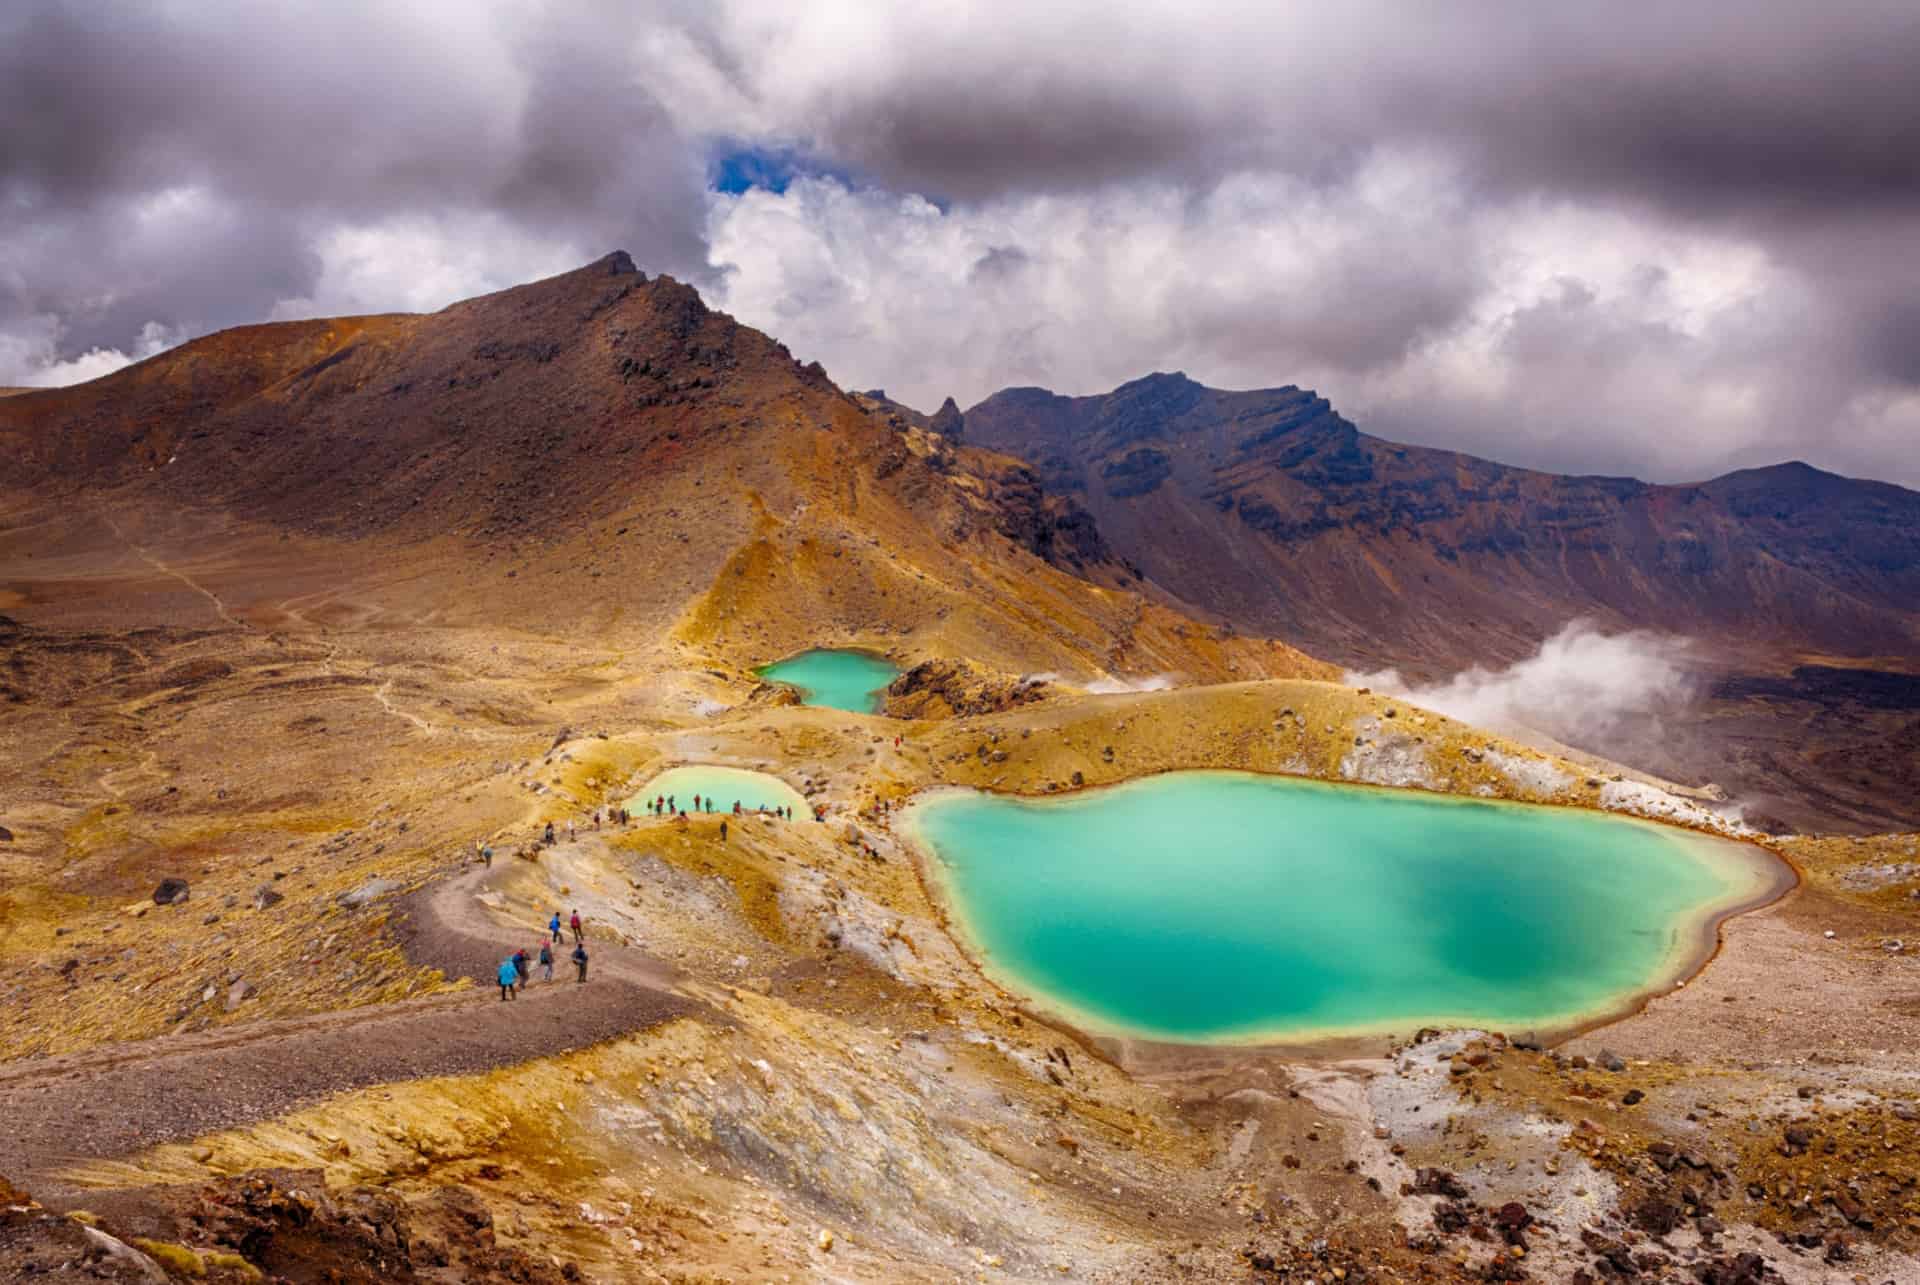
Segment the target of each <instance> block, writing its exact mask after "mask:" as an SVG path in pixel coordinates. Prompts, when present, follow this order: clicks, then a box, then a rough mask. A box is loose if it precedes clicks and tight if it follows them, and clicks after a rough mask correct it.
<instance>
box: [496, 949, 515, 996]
mask: <svg viewBox="0 0 1920 1285" xmlns="http://www.w3.org/2000/svg"><path fill="white" fill-rule="evenodd" d="M498 980H499V982H500V998H501V999H502V1000H503V1001H504V1000H510V999H512V998H514V988H515V987H516V986H518V985H519V984H520V970H519V969H518V968H515V967H514V965H513V956H511V955H509V956H507V958H505V959H503V960H501V961H500V973H499V978H498Z"/></svg>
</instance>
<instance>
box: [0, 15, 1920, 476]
mask: <svg viewBox="0 0 1920 1285" xmlns="http://www.w3.org/2000/svg"><path fill="white" fill-rule="evenodd" d="M1917 66H1920V5H1916V4H1914V3H1913V2H1912V0H1893V2H1889V3H1876V2H1873V0H1823V3H1821V4H1818V5H1814V4H1808V3H1805V2H1804V0H1794V2H1793V3H1782V2H1780V0H1703V2H1688V0H1673V2H1672V3H1666V4H1660V5H1639V6H1620V5H1602V4H1596V3H1590V2H1582V3H1571V2H1565V0H1536V2H1535V3H1531V4H1526V5H1515V4H1511V3H1507V2H1506V0H1454V2H1453V3H1449V4H1446V5H1432V4H1417V3H1406V4H1400V5H1388V4H1376V3H1372V0H1345V2H1344V3H1342V4H1340V5H1331V6H1330V5H1325V4H1299V5H1292V4H1281V3H1274V2H1272V0H1267V2H1264V3H1254V4H1244V5H1240V4H1232V5H1228V4H1222V5H1213V6H1206V5H1199V4H1195V3H1192V2H1191V0H1183V2H1178V3H1171V2H1170V3H1161V2H1160V0H1103V2H1102V3H1098V4H1091V3H1086V4H1083V3H1079V2H1078V0H1049V3H1047V4H1045V5H1033V4H1027V3H1004V4H975V3H967V2H966V0H946V2H944V3H923V4H914V3H902V4H894V5H876V4H874V3H872V2H871V0H846V2H844V3H842V2H840V0H812V2H810V3H808V4H805V5H799V4H792V3H786V2H780V3H759V2H753V0H717V2H716V0H658V2H657V3H646V2H644V0H635V2H632V3H613V2H608V3H601V4H594V3H579V4H559V5H539V4H530V3H525V2H524V0H514V2H501V3H493V2H491V0H458V2H457V3H424V2H422V0H410V3H408V4H405V5H394V4H389V3H374V2H369V0H334V2H333V3H330V4H327V5H324V6H321V5H310V6H297V7H296V6H291V5H289V6H281V5H274V4H265V3H232V4H225V3H217V2H214V0H201V2H198V3H189V2H187V0H177V2H173V3H161V2H158V0H155V2H153V3H149V4H146V5H144V6H135V5H114V6H108V5H101V4H95V3H71V4H58V3H42V2H41V0H12V2H11V3H9V4H7V5H6V6H4V8H3V9H0V384H6V383H31V384H49V383H66V382H72V381H74V380H78V379H85V378H92V377H94V376H96V375H99V374H102V373H105V372H106V371H108V370H111V369H113V368H114V367H115V366H117V365H119V364H122V363H124V362H126V361H128V360H133V359H137V358H140V357H143V356H148V355H151V354H152V353H154V352H157V351H160V350H161V349H163V348H165V347H166V346H168V345H170V344H173V343H177V342H179V341H180V340H182V339H184V338H188V337H191V336H193V335H197V334H201V333H204V332H206V331H209V330H212V329H217V328H219V327H222V326H227V325H233V324H237V323H241V322H250V321H258V320H263V319H268V318H294V317H304V316H314V315H325V314H332V313H341V312H356V311H376V310H391V309H431V308H436V307H440V306H442V305H444V304H446V303H448V302H451V301H453V300H455V299H457V298H461V297H463V296H466V295H469V294H473V293H478V292H480V291H484V290H489V289H494V288H498V287H501V286H505V285H510V284H513V283H516V282H519V281H522V280H526V279H530V278H533V277H537V276H542V275H546V274H549V273H552V272H555V271H560V270H563V269H565V268H567V267H571V266H575V265H577V264H579V263H581V262H584V261H586V260H588V259H591V258H594V257H597V256H598V255H600V254H602V253H604V252H606V251H607V250H610V249H613V248H625V249H627V250H629V251H631V252H632V253H633V255H634V257H635V258H636V259H637V260H638V261H639V262H640V264H641V266H642V267H643V268H646V269H647V270H649V271H667V272H672V273H674V274H675V275H678V276H681V277H684V278H686V279H688V280H691V281H693V282H694V283H696V284H697V285H698V286H699V287H700V288H701V289H702V290H703V291H704V292H705V293H706V294H707V295H708V297H709V299H710V300H711V301H712V302H714V303H716V304H717V305H718V306H720V307H723V308H726V309H727V310H729V311H731V312H733V313H734V314H736V315H737V316H739V317H740V318H741V319H742V320H745V321H747V322H750V323H752V324H754V325H757V326H760V327H762V328H764V329H766V330H769V331H771V332H773V333H774V334H776V335H777V336H779V337H780V338H781V339H783V340H785V341H786V342H787V343H788V344H789V345H790V346H791V347H792V348H793V349H794V351H795V352H796V353H797V354H799V355H800V356H802V357H805V358H809V359H812V358H818V359H819V360H821V361H823V362H824V363H825V364H826V366H827V368H828V370H829V372H830V373H831V374H832V375H833V376H834V377H835V378H836V379H837V380H839V381H840V382H841V383H842V384H843V385H846V386H849V387H858V388H865V387H873V386H885V387H886V388H887V390H888V391H889V392H890V393H891V394H893V395H894V396H896V397H899V398H901V399H902V400H905V401H908V402H910V403H912V404H916V405H919V406H921V407H923V408H926V409H931V408H932V407H933V406H935V405H937V404H938V402H939V400H940V399H941V398H942V397H944V396H947V395H949V394H951V395H953V396H954V397H956V398H957V399H958V400H959V401H960V403H961V404H962V405H963V406H965V405H969V404H971V403H972V402H974V401H977V400H978V399H980V398H982V397H984V396H986V395H987V394H988V393H990V392H992V391H994V390H995V389H997V388H1000V387H1003V386H1005V385H1008V384H1042V385H1045V386H1047V387H1050V388H1054V389H1056V390H1059V391H1064V392H1095V391H1102V390H1104V389H1106V388H1109V387H1112V386H1113V385H1114V384H1117V383H1120V382H1122V381H1124V380H1126V379H1129V378H1133V377H1135V376H1137V375H1140V374H1143V373H1145V372H1147V371H1150V370H1173V369H1181V370H1185V371H1186V372H1187V373H1188V374H1190V375H1192V376H1193V377H1194V378H1196V379H1200V380H1202V381H1204V382H1207V383H1211V384H1216V385H1220V386H1227V387H1253V386H1260V385H1269V384H1285V383H1298V384H1304V385H1309V386H1312V387H1316V388H1318V389H1320V390H1321V391H1322V392H1324V393H1326V394H1327V395H1329V396H1330V397H1332V398H1333V399H1334V402H1335V404H1336V405H1338V406H1339V407H1341V408H1342V409H1343V410H1345V411H1346V412H1347V413H1348V415H1349V416H1350V417H1352V418H1354V419H1355V420H1356V421H1358V422H1359V423H1360V424H1361V426H1362V427H1363V428H1366V429H1369V430H1370V431H1373V432H1377V433H1380V434H1383V435H1385V436H1389V437H1395V438H1399V439H1402V440H1408V441H1418V442H1424V443H1431V444H1436V445H1445V446H1453V447H1458V448H1461V449H1466V450H1471V451H1475V452H1478V453H1481V454H1487V455H1491V456H1494V457H1496V458H1500V459H1505V460H1509V461H1512V462H1516V463H1523V464H1531V465H1537V466H1542V467H1549V468H1556V469H1566V470H1581V471H1600V472H1611V473H1637V474H1640V475H1643V476H1651V477H1655V478H1659V479H1663V480H1677V479H1684V478H1691V477H1701V476H1706V475H1710V474H1713V473H1716V472H1720V471H1724V470H1726V469H1728V468H1734V467H1740V466H1744V465H1750V464H1758V463H1767V462H1773V461H1776V460H1780V459H1786V458H1803V459H1807V460H1810V461H1812V462H1814V463H1816V464H1820V465H1822V466H1825V467H1828V468H1833V469H1836V470H1839V471H1843V472H1849V473H1855V474H1859V475H1865V476H1875V477H1884V478H1888V479H1892V480H1896V481H1901V482H1905V483H1907V484H1909V485H1920V75H1916V74H1915V72H1914V68H1915V67H1917Z"/></svg>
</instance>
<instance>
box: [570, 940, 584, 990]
mask: <svg viewBox="0 0 1920 1285" xmlns="http://www.w3.org/2000/svg"><path fill="white" fill-rule="evenodd" d="M573 966H574V967H575V968H577V969H579V970H580V975H579V976H578V977H576V978H574V979H573V980H574V981H575V982H584V981H586V980H587V947H586V944H585V943H584V942H583V943H581V944H579V945H577V946H575V947H574V948H573Z"/></svg>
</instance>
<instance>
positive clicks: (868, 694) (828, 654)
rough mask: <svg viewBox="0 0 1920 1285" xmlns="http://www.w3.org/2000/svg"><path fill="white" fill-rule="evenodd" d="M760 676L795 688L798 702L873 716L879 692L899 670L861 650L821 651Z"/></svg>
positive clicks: (789, 660)
mask: <svg viewBox="0 0 1920 1285" xmlns="http://www.w3.org/2000/svg"><path fill="white" fill-rule="evenodd" d="M759 673H760V677H762V678H764V679H766V680H767V681H768V682H771V683H785V684H787V685H788V686H789V687H795V688H798V689H799V691H800V699H801V700H803V701H805V702H806V703H807V704H809V705H823V706H825V707H827V708H828V709H845V710H852V711H853V712H854V713H856V714H875V713H878V712H879V710H880V700H881V693H882V692H884V691H885V690H886V687H887V684H888V683H891V682H892V681H893V680H894V679H895V678H896V677H898V676H899V674H900V667H899V666H898V665H896V664H894V663H893V662H892V661H890V660H883V659H881V658H880V657H879V656H875V655H872V654H871V653H868V652H864V651H838V650H831V649H827V648H821V649H818V650H815V651H803V652H801V653H800V654H799V655H798V656H790V657H788V658H787V659H786V660H782V661H778V662H776V663H774V664H771V665H768V666H766V667H764V668H763V669H761V670H760V671H759Z"/></svg>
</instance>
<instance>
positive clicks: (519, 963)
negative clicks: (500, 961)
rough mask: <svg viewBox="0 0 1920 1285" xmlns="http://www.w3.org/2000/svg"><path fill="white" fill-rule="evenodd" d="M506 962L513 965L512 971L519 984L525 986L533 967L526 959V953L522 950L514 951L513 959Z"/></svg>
mask: <svg viewBox="0 0 1920 1285" xmlns="http://www.w3.org/2000/svg"><path fill="white" fill-rule="evenodd" d="M507 962H508V963H510V964H512V965H513V971H514V972H515V973H517V974H518V975H519V978H520V984H521V985H522V986H525V985H526V984H527V978H528V977H530V976H532V974H533V967H532V964H531V962H530V961H529V960H528V958H527V952H526V951H524V950H516V951H514V952H513V958H512V959H510V960H508V961H507Z"/></svg>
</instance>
